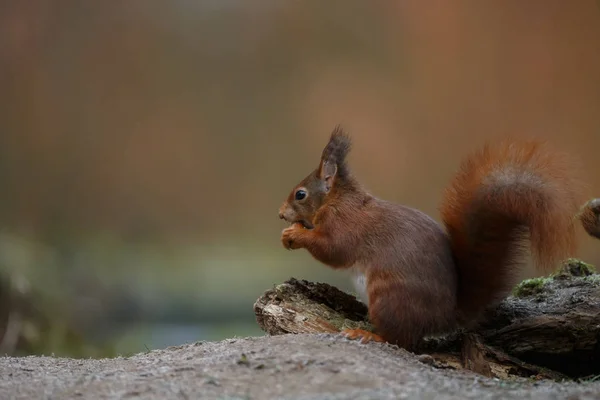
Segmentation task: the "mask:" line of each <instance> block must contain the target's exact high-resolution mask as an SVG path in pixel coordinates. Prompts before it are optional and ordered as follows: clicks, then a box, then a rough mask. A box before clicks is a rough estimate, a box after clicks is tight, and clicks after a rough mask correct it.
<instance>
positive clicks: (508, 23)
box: [0, 0, 600, 352]
mask: <svg viewBox="0 0 600 400" xmlns="http://www.w3.org/2000/svg"><path fill="white" fill-rule="evenodd" d="M598 71H600V3H599V2H598V1H595V0H589V1H588V0H581V1H577V2H565V1H560V0H544V1H542V0H532V1H528V2H523V1H518V0H508V1H475V0H470V1H469V0H462V1H459V0H453V1H439V0H438V1H428V2H423V1H417V0H410V1H403V2H392V1H371V2H367V1H355V0H351V1H343V2H342V1H331V2H323V1H301V2H299V1H297V2H282V1H275V0H269V1H267V0H262V1H254V2H247V1H241V0H211V1H208V0H198V1H191V0H174V1H169V2H165V1H157V0H130V1H127V2H117V1H80V0H65V1H61V2H59V3H57V2H50V1H44V0H30V1H27V2H25V1H18V0H12V1H9V0H7V1H3V2H2V3H0V79H1V85H0V88H1V91H0V188H1V189H2V190H1V192H0V218H1V219H0V221H1V222H2V226H1V230H0V234H1V236H0V265H1V266H2V267H3V268H5V269H6V270H8V271H10V272H11V273H16V274H20V275H22V276H23V277H24V278H26V279H27V280H28V281H29V282H30V284H31V285H32V286H33V287H39V288H41V289H40V290H43V291H44V293H47V295H48V296H51V297H52V298H55V299H58V300H57V301H58V303H57V304H61V306H60V307H58V310H55V311H56V312H57V313H59V314H61V315H63V316H64V315H66V316H67V317H66V318H68V319H69V320H70V321H72V322H73V323H74V324H75V325H77V326H78V327H79V328H80V329H81V331H82V332H84V336H86V338H87V337H89V338H90V340H92V341H93V340H114V341H116V342H117V343H118V345H117V347H118V349H119V351H121V352H128V351H139V350H143V349H144V346H146V347H148V346H149V347H162V346H165V345H169V344H178V343H181V342H182V341H191V340H199V339H219V338H223V337H230V336H234V335H250V334H260V331H259V330H258V328H257V327H256V326H255V323H254V320H253V314H252V303H253V301H254V300H255V299H256V298H257V297H258V296H259V295H260V294H261V293H262V291H264V290H266V289H268V288H269V287H271V286H272V285H273V284H275V283H278V282H281V281H282V280H284V279H287V278H288V277H290V276H294V277H297V278H304V279H312V280H321V281H328V282H331V283H334V284H336V285H339V286H341V287H342V288H345V289H349V288H350V285H349V283H348V282H347V281H346V276H344V274H340V273H337V272H334V271H330V270H328V269H327V268H325V267H323V266H322V265H320V264H318V263H317V262H316V261H314V260H312V259H311V258H310V256H309V255H308V254H307V253H306V252H293V253H290V252H287V251H285V250H284V249H283V248H282V247H281V245H280V242H279V234H280V230H281V229H282V228H283V227H284V224H283V223H282V222H281V221H280V220H279V219H278V218H277V209H278V207H279V205H280V203H281V202H282V201H283V200H284V198H285V197H286V196H287V194H288V192H289V190H290V189H291V188H292V186H293V185H294V184H296V183H297V182H298V180H299V179H301V178H302V177H303V176H304V175H306V174H307V173H308V172H310V170H311V169H312V168H314V167H316V164H317V162H318V158H319V155H320V151H321V148H322V147H323V145H324V144H325V142H326V140H327V136H328V134H329V132H330V131H331V129H332V128H333V127H334V126H335V125H336V124H338V123H341V124H343V126H344V127H345V128H346V129H347V130H348V131H349V132H350V133H351V134H352V136H353V137H354V142H355V146H354V151H353V153H352V154H351V160H350V162H351V166H352V169H353V171H354V172H355V174H356V175H357V176H358V177H359V179H360V180H361V181H362V182H363V183H364V184H365V185H366V186H367V187H368V188H369V189H370V190H371V191H372V192H373V193H374V194H376V195H378V196H380V197H383V198H386V199H389V200H393V201H397V202H402V203H405V204H408V205H410V206H413V207H417V208H419V209H422V210H424V211H426V212H428V213H430V214H431V215H432V216H434V217H436V218H438V212H437V207H438V205H439V202H440V196H441V192H442V190H443V188H444V185H445V184H446V183H447V182H448V181H449V179H450V177H451V176H452V174H453V173H454V171H455V169H456V167H457V165H458V163H459V161H460V159H461V157H462V156H463V155H464V154H465V153H466V152H467V151H469V150H471V149H473V148H474V147H476V146H478V145H480V144H481V143H483V142H484V141H486V140H488V139H491V138H499V137H503V136H506V135H527V136H537V137H543V138H547V139H549V140H551V141H552V142H553V143H555V144H556V145H558V146H559V147H561V148H563V149H564V150H566V151H569V152H572V153H573V154H575V155H576V156H577V157H578V158H579V159H580V160H581V162H582V164H583V166H584V168H585V171H586V173H587V175H586V176H585V177H584V178H585V179H586V180H587V181H588V183H589V185H590V186H589V187H590V196H596V197H600V173H599V172H598V171H600V157H599V156H598V155H599V152H598V149H599V148H600V116H599V115H600V113H599V110H600V74H599V73H598ZM580 233H581V230H580ZM581 238H582V248H581V251H580V254H578V256H580V257H582V258H583V259H584V260H586V261H589V262H590V263H592V264H594V263H596V264H600V244H598V243H597V242H594V241H593V240H591V239H589V238H587V237H586V236H585V235H584V234H582V233H581Z"/></svg>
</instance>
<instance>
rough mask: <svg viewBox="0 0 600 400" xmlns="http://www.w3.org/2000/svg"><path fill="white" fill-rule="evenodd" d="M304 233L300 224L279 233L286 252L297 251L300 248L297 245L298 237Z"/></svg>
mask: <svg viewBox="0 0 600 400" xmlns="http://www.w3.org/2000/svg"><path fill="white" fill-rule="evenodd" d="M303 233H304V227H303V226H302V224H300V223H295V224H293V225H292V226H290V227H289V228H285V229H284V230H283V232H281V243H282V244H283V247H285V248H286V249H288V250H294V249H299V248H300V247H301V246H300V244H299V243H298V239H299V238H300V235H302V234H303Z"/></svg>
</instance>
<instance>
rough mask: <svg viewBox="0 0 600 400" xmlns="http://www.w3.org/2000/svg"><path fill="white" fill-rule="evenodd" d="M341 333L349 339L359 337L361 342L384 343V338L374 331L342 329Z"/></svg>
mask: <svg viewBox="0 0 600 400" xmlns="http://www.w3.org/2000/svg"><path fill="white" fill-rule="evenodd" d="M341 334H342V335H343V336H344V337H346V338H347V339H350V340H357V339H360V342H361V343H369V342H371V341H373V342H379V343H385V340H384V339H383V338H382V337H381V336H379V335H378V334H376V333H373V332H369V331H365V330H364V329H344V330H343V331H342V332H341Z"/></svg>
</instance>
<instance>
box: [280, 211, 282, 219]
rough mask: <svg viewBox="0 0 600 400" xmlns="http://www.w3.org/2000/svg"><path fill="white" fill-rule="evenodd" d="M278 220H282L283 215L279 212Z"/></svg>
mask: <svg viewBox="0 0 600 400" xmlns="http://www.w3.org/2000/svg"><path fill="white" fill-rule="evenodd" d="M279 219H283V213H282V212H281V211H279Z"/></svg>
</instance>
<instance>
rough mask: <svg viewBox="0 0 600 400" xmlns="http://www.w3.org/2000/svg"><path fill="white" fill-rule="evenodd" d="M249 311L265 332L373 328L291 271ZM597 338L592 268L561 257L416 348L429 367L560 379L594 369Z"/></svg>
mask: <svg viewBox="0 0 600 400" xmlns="http://www.w3.org/2000/svg"><path fill="white" fill-rule="evenodd" d="M254 312H255V314H256V319H257V322H258V324H259V325H260V327H261V328H262V329H263V330H264V331H265V332H266V333H268V334H270V335H279V334H285V333H337V332H339V331H340V330H342V329H344V328H362V329H366V330H372V328H373V327H372V326H371V325H370V324H369V322H368V320H367V307H366V306H365V305H364V304H363V303H361V302H360V301H358V300H357V299H356V298H355V297H354V296H351V295H349V294H346V293H344V292H342V291H340V290H338V289H336V288H334V287H332V286H330V285H327V284H324V283H312V282H307V281H303V280H297V279H293V278H292V279H290V280H288V281H286V282H285V283H283V284H280V285H277V286H275V287H274V288H273V289H270V290H268V291H266V292H265V293H264V294H263V295H262V296H261V297H260V298H259V299H258V300H257V301H256V303H255V304H254ZM599 338H600V275H598V274H595V273H594V272H593V269H592V268H591V267H590V266H589V265H587V264H585V263H582V262H580V261H578V260H569V261H567V262H566V263H565V265H564V266H563V267H562V268H561V269H560V271H559V272H558V273H556V274H554V275H552V276H550V277H547V278H536V279H531V280H527V281H524V282H522V283H521V284H519V285H518V286H517V287H516V288H515V290H514V292H513V295H512V296H510V297H509V298H507V299H506V300H504V301H503V302H502V303H501V304H500V305H499V306H497V307H495V308H494V309H491V310H489V312H488V313H487V315H486V317H485V318H484V319H483V320H482V322H481V323H480V324H479V326H478V328H477V329H475V330H473V331H470V332H455V333H453V334H451V335H448V336H447V337H443V338H428V339H426V340H424V341H423V343H422V344H421V346H420V349H419V351H418V353H420V354H421V359H422V360H423V361H426V362H429V363H431V364H433V365H435V366H437V367H443V368H455V369H469V370H472V371H475V372H478V373H480V374H483V375H486V376H491V377H498V378H510V377H514V376H519V377H523V376H527V377H532V376H533V377H538V378H548V379H554V380H561V379H565V378H582V377H585V376H589V375H598V374H600V363H599V362H598V360H600V345H599V342H598V339H599Z"/></svg>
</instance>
